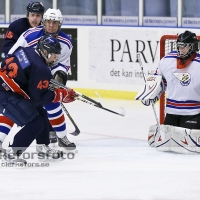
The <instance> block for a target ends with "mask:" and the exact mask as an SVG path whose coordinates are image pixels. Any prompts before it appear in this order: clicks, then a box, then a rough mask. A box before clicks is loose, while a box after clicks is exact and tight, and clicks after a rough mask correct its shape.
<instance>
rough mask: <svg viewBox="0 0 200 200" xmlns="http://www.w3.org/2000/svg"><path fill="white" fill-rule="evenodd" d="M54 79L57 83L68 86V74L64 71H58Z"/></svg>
mask: <svg viewBox="0 0 200 200" xmlns="http://www.w3.org/2000/svg"><path fill="white" fill-rule="evenodd" d="M53 79H55V80H56V81H57V82H59V83H62V84H63V85H66V83H67V79H68V78H67V73H65V72H64V71H62V70H58V71H56V72H55V74H54V75H53Z"/></svg>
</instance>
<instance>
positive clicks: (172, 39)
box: [160, 35, 178, 124]
mask: <svg viewBox="0 0 200 200" xmlns="http://www.w3.org/2000/svg"><path fill="white" fill-rule="evenodd" d="M177 38H178V35H163V36H162V37H161V38H160V60H161V59H162V58H163V57H164V56H165V55H166V54H168V53H169V52H171V51H173V50H176V40H177ZM164 118H165V93H163V94H162V95H161V97H160V124H163V123H164Z"/></svg>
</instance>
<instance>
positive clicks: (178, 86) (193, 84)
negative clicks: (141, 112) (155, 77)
mask: <svg viewBox="0 0 200 200" xmlns="http://www.w3.org/2000/svg"><path fill="white" fill-rule="evenodd" d="M178 60H179V59H178V58H177V52H176V51H173V52H171V53H169V54H168V55H166V56H165V57H164V58H162V60H161V61H160V63H159V65H158V68H157V70H156V74H159V75H162V76H163V78H164V79H165V80H166V82H167V88H166V97H167V98H166V110H165V111H166V113H169V114H175V115H196V114H198V113H200V55H199V54H197V55H196V56H195V57H194V58H193V59H192V60H191V62H190V63H189V64H188V65H187V66H186V67H185V68H180V67H177V66H178V62H179V61H178Z"/></svg>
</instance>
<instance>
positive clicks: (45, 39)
mask: <svg viewBox="0 0 200 200" xmlns="http://www.w3.org/2000/svg"><path fill="white" fill-rule="evenodd" d="M36 50H37V51H38V52H39V53H40V55H41V56H42V57H43V58H44V59H45V60H46V61H47V60H48V58H49V57H50V56H51V54H60V53H61V46H60V43H59V41H58V40H57V39H56V38H55V37H51V36H48V35H44V36H42V37H41V38H40V39H39V41H38V43H37V47H36ZM45 52H46V53H45ZM54 64H55V63H54Z"/></svg>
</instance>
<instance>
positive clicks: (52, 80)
mask: <svg viewBox="0 0 200 200" xmlns="http://www.w3.org/2000/svg"><path fill="white" fill-rule="evenodd" d="M50 83H52V84H54V85H56V86H59V87H61V88H65V89H69V88H68V87H66V86H65V85H63V84H62V83H58V82H57V81H55V80H54V79H51V80H50ZM76 94H78V95H79V96H81V97H82V98H84V99H86V100H88V101H91V102H93V103H94V104H97V105H99V106H100V107H101V106H102V105H101V104H100V103H99V102H97V101H95V100H94V99H91V98H89V97H87V96H85V95H83V94H81V93H79V92H76Z"/></svg>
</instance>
